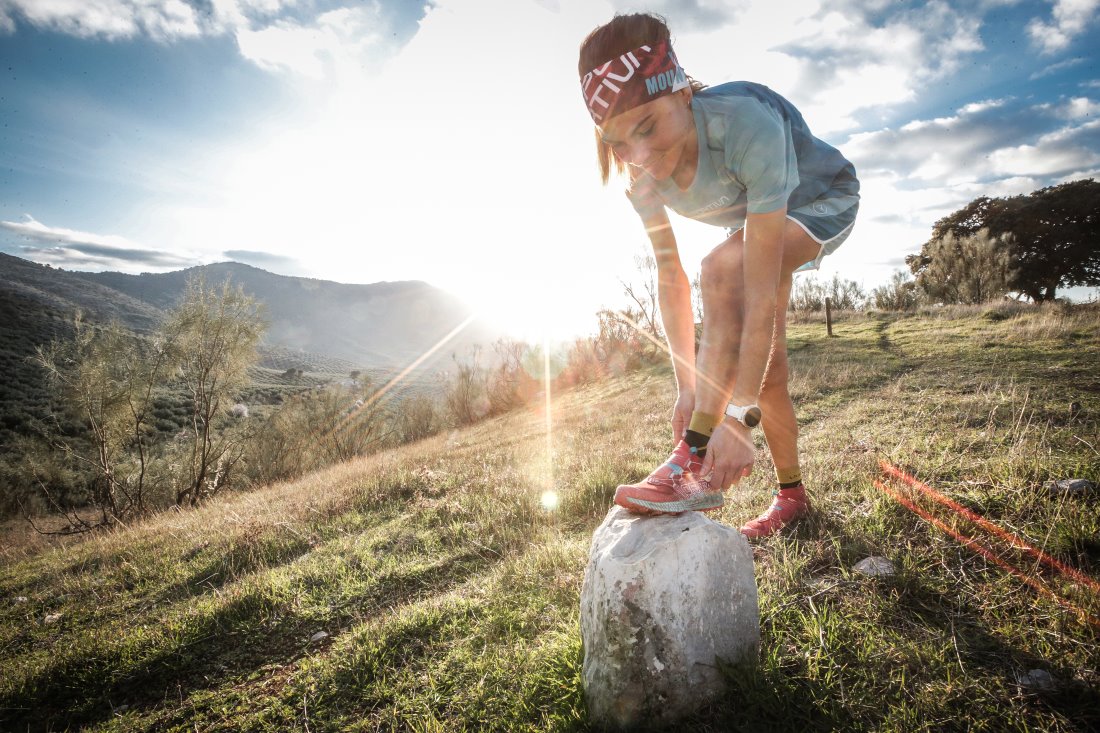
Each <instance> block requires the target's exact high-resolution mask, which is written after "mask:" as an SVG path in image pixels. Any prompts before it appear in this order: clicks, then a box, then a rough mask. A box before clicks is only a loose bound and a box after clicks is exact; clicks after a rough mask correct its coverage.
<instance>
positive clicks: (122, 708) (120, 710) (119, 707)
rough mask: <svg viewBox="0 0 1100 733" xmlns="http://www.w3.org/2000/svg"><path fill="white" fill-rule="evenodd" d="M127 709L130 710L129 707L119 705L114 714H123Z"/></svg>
mask: <svg viewBox="0 0 1100 733" xmlns="http://www.w3.org/2000/svg"><path fill="white" fill-rule="evenodd" d="M129 709H130V706H129V705H119V706H118V707H117V708H115V712H116V713H125V712H126V711H127V710H129Z"/></svg>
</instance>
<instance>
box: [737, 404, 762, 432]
mask: <svg viewBox="0 0 1100 733" xmlns="http://www.w3.org/2000/svg"><path fill="white" fill-rule="evenodd" d="M761 417H763V413H761V412H760V408H759V407H750V408H749V409H747V410H745V419H744V420H743V421H742V422H744V423H745V425H746V426H747V427H750V428H755V427H756V426H757V425H759V424H760V418H761Z"/></svg>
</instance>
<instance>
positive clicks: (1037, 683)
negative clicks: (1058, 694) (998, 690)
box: [1016, 669, 1054, 690]
mask: <svg viewBox="0 0 1100 733" xmlns="http://www.w3.org/2000/svg"><path fill="white" fill-rule="evenodd" d="M1016 683H1017V684H1018V685H1019V686H1020V687H1022V688H1024V689H1025V690H1053V689H1054V677H1052V676H1051V674H1050V672H1047V671H1046V670H1045V669H1029V670H1028V671H1027V672H1024V673H1023V674H1018V675H1016Z"/></svg>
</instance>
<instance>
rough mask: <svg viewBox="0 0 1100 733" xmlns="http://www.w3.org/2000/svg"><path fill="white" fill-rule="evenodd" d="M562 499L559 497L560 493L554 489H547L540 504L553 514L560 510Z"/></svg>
mask: <svg viewBox="0 0 1100 733" xmlns="http://www.w3.org/2000/svg"><path fill="white" fill-rule="evenodd" d="M560 501H561V499H560V497H559V496H558V492H556V491H554V490H553V489H547V490H546V491H544V492H542V496H541V497H540V498H539V503H540V504H542V508H543V509H545V510H546V511H548V512H552V511H554V510H555V509H557V508H558V504H559V503H560Z"/></svg>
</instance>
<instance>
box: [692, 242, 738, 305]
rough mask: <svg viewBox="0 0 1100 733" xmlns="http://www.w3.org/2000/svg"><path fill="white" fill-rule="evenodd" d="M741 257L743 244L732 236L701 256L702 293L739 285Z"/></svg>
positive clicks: (700, 280)
mask: <svg viewBox="0 0 1100 733" xmlns="http://www.w3.org/2000/svg"><path fill="white" fill-rule="evenodd" d="M743 259H744V247H743V244H742V242H741V240H740V239H735V238H734V237H730V238H729V239H727V240H726V241H725V242H723V243H722V244H720V245H718V246H717V247H715V248H714V249H712V250H711V251H710V252H709V253H708V254H707V255H706V256H705V257H704V258H703V262H702V266H701V270H700V274H699V284H700V286H701V287H702V289H703V293H704V295H705V294H707V292H708V291H710V290H712V289H721V290H723V291H728V290H729V289H731V288H736V287H737V286H739V285H740V284H741V279H742V278H741V270H742V266H743V265H742V261H743Z"/></svg>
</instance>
